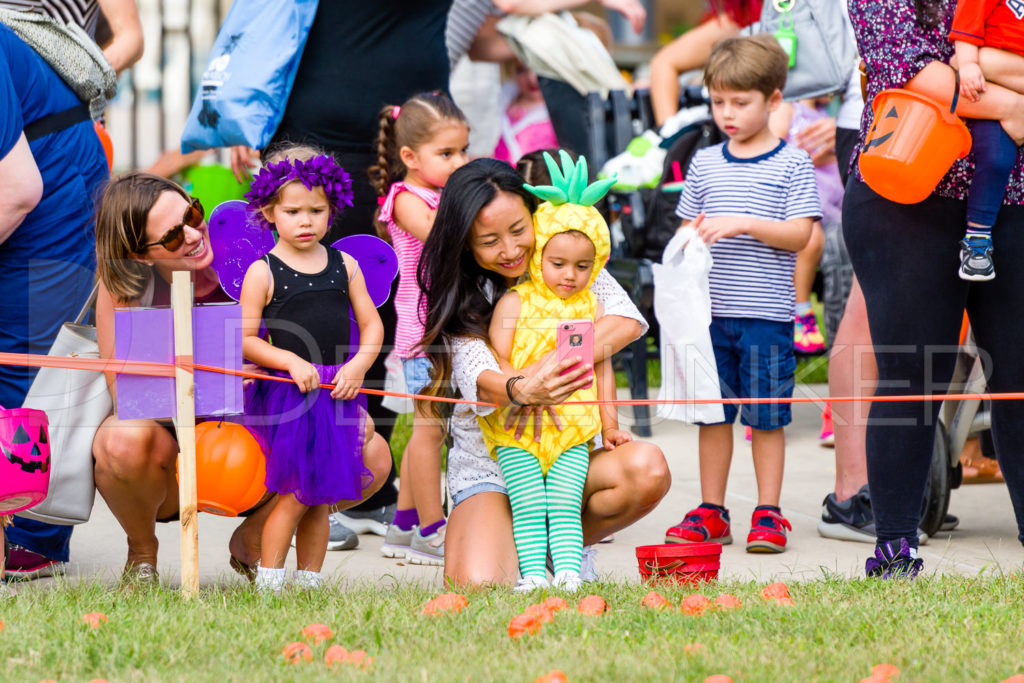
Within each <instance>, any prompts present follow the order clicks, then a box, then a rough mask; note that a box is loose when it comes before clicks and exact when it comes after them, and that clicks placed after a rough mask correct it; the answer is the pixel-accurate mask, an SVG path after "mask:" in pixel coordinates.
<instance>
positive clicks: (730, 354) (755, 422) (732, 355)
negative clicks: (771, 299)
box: [711, 318, 796, 431]
mask: <svg viewBox="0 0 1024 683" xmlns="http://www.w3.org/2000/svg"><path fill="white" fill-rule="evenodd" d="M711 345H712V346H713V347H714V349H715V362H716V363H717V365H718V382H719V384H720V385H721V387H722V398H789V397H791V396H792V395H793V373H794V372H796V356H794V354H793V323H791V322H789V323H782V322H777V321H775V320H758V319H755V318H712V319H711ZM723 408H724V409H725V421H724V422H718V423H714V424H732V423H733V422H735V421H736V413H740V422H741V423H743V424H745V425H749V426H750V427H752V428H753V429H761V430H765V431H768V430H772V429H778V428H779V427H784V426H785V425H788V424H789V423H790V421H792V418H793V415H792V413H793V411H792V409H791V407H790V404H789V403H759V404H751V405H743V406H742V409H741V406H737V405H730V404H726V405H724V406H723Z"/></svg>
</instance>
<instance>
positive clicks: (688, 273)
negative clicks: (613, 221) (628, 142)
mask: <svg viewBox="0 0 1024 683" xmlns="http://www.w3.org/2000/svg"><path fill="white" fill-rule="evenodd" d="M684 247H685V248H684ZM711 263H712V261H711V252H710V251H709V250H708V247H707V245H706V244H704V241H703V240H702V239H700V238H699V237H697V232H696V231H695V230H694V229H693V228H684V229H682V230H680V231H679V232H678V233H676V235H675V236H674V237H673V238H672V239H671V240H669V243H668V244H667V245H666V246H665V252H664V254H663V256H662V263H655V264H654V314H655V316H657V318H658V323H659V324H660V325H661V390H660V392H659V393H658V399H659V400H662V401H672V400H682V399H687V400H690V399H715V398H721V397H722V392H721V389H720V388H719V385H718V366H717V364H716V363H715V352H714V349H713V348H712V346H711V331H710V329H709V327H710V325H711V291H710V285H709V284H708V273H710V272H711ZM658 416H659V417H662V418H667V419H669V420H680V421H682V422H689V423H691V424H692V423H696V422H703V423H715V422H721V421H722V420H724V419H725V414H724V411H723V409H722V404H721V403H705V404H688V405H681V404H676V405H664V404H662V405H659V406H658Z"/></svg>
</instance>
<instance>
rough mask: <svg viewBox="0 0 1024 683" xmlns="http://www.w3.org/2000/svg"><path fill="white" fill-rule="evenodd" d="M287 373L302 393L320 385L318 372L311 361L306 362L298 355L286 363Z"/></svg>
mask: <svg viewBox="0 0 1024 683" xmlns="http://www.w3.org/2000/svg"><path fill="white" fill-rule="evenodd" d="M287 370H288V374H289V375H291V376H292V379H293V380H295V384H296V385H297V386H298V387H299V391H301V392H302V393H304V394H307V393H309V392H310V391H313V390H314V389H316V388H317V387H319V386H320V373H319V372H317V369H316V368H315V367H314V366H313V364H312V363H308V362H306V361H304V360H302V359H301V358H299V357H298V356H295V358H294V359H293V360H292V361H291V362H290V363H289V364H288V367H287Z"/></svg>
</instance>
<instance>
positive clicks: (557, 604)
mask: <svg viewBox="0 0 1024 683" xmlns="http://www.w3.org/2000/svg"><path fill="white" fill-rule="evenodd" d="M541 604H542V605H544V606H545V607H547V608H548V611H549V612H551V613H552V614H554V613H555V612H558V611H559V610H563V609H569V603H567V602H566V601H565V599H564V598H558V597H551V598H548V599H547V600H545V601H544V602H542V603H541ZM556 670H557V669H556Z"/></svg>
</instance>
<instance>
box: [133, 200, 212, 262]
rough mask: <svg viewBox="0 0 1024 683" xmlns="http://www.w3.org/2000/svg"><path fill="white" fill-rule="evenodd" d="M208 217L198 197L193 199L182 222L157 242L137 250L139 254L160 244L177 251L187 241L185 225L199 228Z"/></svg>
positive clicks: (144, 245) (169, 249)
mask: <svg viewBox="0 0 1024 683" xmlns="http://www.w3.org/2000/svg"><path fill="white" fill-rule="evenodd" d="M205 217H206V213H205V212H204V211H203V205H202V204H200V203H199V200H198V199H193V200H192V201H191V202H189V204H188V208H187V209H185V215H184V216H182V218H181V223H178V224H177V225H175V226H174V227H173V228H171V229H170V230H168V231H167V232H165V233H164V236H163V237H161V238H160V239H158V240H157V241H156V242H150V243H149V244H143V245H142V246H140V247H139V248H138V249H136V250H135V251H136V252H137V253H139V254H141V253H142V252H144V251H146V250H147V249H149V248H150V247H154V246H156V245H158V244H159V245H160V246H161V247H163V248H164V249H166V250H167V251H176V250H177V249H178V247H180V246H181V245H182V244H183V243H184V242H185V226H186V225H187V226H188V227H190V228H198V227H199V226H200V225H202V224H203V218H205Z"/></svg>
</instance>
